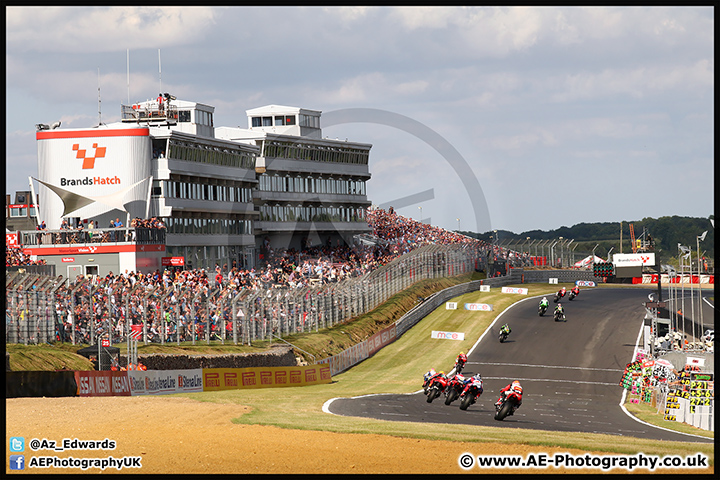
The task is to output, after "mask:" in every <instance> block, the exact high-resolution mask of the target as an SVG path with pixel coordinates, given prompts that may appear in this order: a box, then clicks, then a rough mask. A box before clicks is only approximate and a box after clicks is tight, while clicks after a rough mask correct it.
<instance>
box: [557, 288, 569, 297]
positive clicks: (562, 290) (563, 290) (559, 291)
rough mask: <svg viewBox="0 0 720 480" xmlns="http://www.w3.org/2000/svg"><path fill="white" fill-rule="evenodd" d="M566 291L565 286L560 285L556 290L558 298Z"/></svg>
mask: <svg viewBox="0 0 720 480" xmlns="http://www.w3.org/2000/svg"><path fill="white" fill-rule="evenodd" d="M566 292H567V291H566V290H565V287H562V288H561V289H560V290H558V292H557V297H558V300H559V299H561V298H563V297H564V296H565V293H566Z"/></svg>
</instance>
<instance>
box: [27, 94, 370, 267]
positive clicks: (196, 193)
mask: <svg viewBox="0 0 720 480" xmlns="http://www.w3.org/2000/svg"><path fill="white" fill-rule="evenodd" d="M121 108H122V112H121V121H120V122H117V123H113V124H109V125H105V124H101V125H98V126H96V127H93V128H85V129H59V128H54V129H53V128H49V127H48V126H47V125H38V132H37V134H36V138H37V143H38V178H36V179H34V180H35V181H36V182H37V187H36V186H35V183H33V182H31V190H32V192H31V195H32V196H33V197H34V198H36V199H37V198H41V199H42V200H43V201H42V202H37V201H32V202H28V204H33V205H36V209H37V214H38V219H37V220H38V222H41V221H45V222H46V225H47V230H46V231H45V232H44V233H43V234H42V235H38V234H37V232H35V231H25V232H22V233H23V234H22V235H20V236H19V238H20V239H21V241H20V243H21V245H20V247H21V248H23V249H25V250H26V252H27V253H28V254H29V255H32V256H37V257H38V258H41V259H44V260H45V261H46V262H47V263H48V264H54V265H57V266H58V269H57V271H58V274H65V272H66V271H67V274H68V276H70V277H73V276H76V275H77V274H81V273H82V274H87V273H90V274H99V275H106V274H107V273H108V272H109V271H113V272H116V273H117V272H122V271H124V270H134V271H142V272H149V271H154V270H156V269H162V268H163V267H164V266H167V265H183V266H184V267H186V268H206V269H211V268H214V266H215V265H216V264H218V265H225V264H227V265H232V264H235V265H237V266H238V267H241V268H251V267H254V266H256V265H257V264H258V263H261V262H262V260H263V256H264V255H263V254H264V252H265V250H267V247H268V246H269V247H270V248H272V249H288V248H295V249H298V250H299V249H301V248H303V247H306V246H315V245H320V244H323V245H327V244H332V246H337V245H340V244H351V243H352V242H353V237H354V236H355V235H358V234H361V233H367V232H369V231H370V229H369V227H368V226H367V223H366V221H365V209H366V208H367V207H368V206H369V205H370V202H369V201H368V200H367V196H366V189H365V182H366V181H367V180H368V179H369V178H370V174H369V170H368V160H369V153H370V149H371V145H369V144H362V143H353V142H347V141H339V140H329V139H323V138H322V130H321V128H320V118H321V112H319V111H316V110H306V109H301V108H295V107H284V106H278V105H269V106H266V107H261V108H257V109H253V110H248V111H247V112H246V113H247V121H248V128H240V127H236V128H235V127H233V128H230V127H219V128H217V127H214V120H213V117H214V110H215V109H214V107H212V106H209V105H205V104H201V103H194V102H188V101H182V100H177V99H176V98H175V97H172V96H170V95H168V94H165V95H164V96H159V97H158V98H157V99H156V100H148V101H146V102H140V103H136V104H134V105H123V106H122V107H121ZM152 217H157V218H158V219H159V220H161V221H162V223H163V224H164V227H165V229H164V230H163V233H162V234H159V233H156V232H155V233H154V232H149V233H148V232H145V231H143V232H138V231H136V230H135V229H133V228H128V227H130V225H131V223H132V222H133V219H150V218H152ZM64 220H65V221H66V222H67V223H68V224H69V225H70V226H71V227H77V226H79V225H82V226H83V227H84V228H83V232H84V233H83V234H82V235H67V234H64V235H61V233H63V232H64V233H67V232H66V231H63V230H60V229H61V224H62V222H63V221H64ZM117 220H120V221H121V222H122V223H123V228H124V233H123V234H122V235H121V234H119V231H117V230H112V229H111V228H110V224H111V222H113V221H117ZM90 222H92V224H93V226H94V229H93V235H91V236H88V228H87V227H88V225H90ZM111 234H112V235H111ZM97 252H101V253H102V255H100V254H99V253H97ZM149 252H151V253H149ZM91 257H92V258H91ZM90 263H93V264H92V265H91V264H90Z"/></svg>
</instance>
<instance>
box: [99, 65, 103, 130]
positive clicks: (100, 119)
mask: <svg viewBox="0 0 720 480" xmlns="http://www.w3.org/2000/svg"><path fill="white" fill-rule="evenodd" d="M101 105H102V102H101V101H100V67H98V126H100V125H102V114H101V113H100V112H101V111H102V109H101V108H100V107H101Z"/></svg>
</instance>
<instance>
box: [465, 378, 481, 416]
mask: <svg viewBox="0 0 720 480" xmlns="http://www.w3.org/2000/svg"><path fill="white" fill-rule="evenodd" d="M482 392H483V385H482V380H479V381H478V380H471V381H469V382H467V384H466V385H465V388H464V389H463V391H462V393H461V394H460V410H467V409H468V407H469V406H470V405H472V404H473V403H475V402H476V401H477V399H478V397H480V395H481V394H482Z"/></svg>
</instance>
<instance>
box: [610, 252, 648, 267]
mask: <svg viewBox="0 0 720 480" xmlns="http://www.w3.org/2000/svg"><path fill="white" fill-rule="evenodd" d="M612 263H614V264H615V266H616V267H650V266H654V265H655V254H654V253H616V254H614V255H613V261H612Z"/></svg>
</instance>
